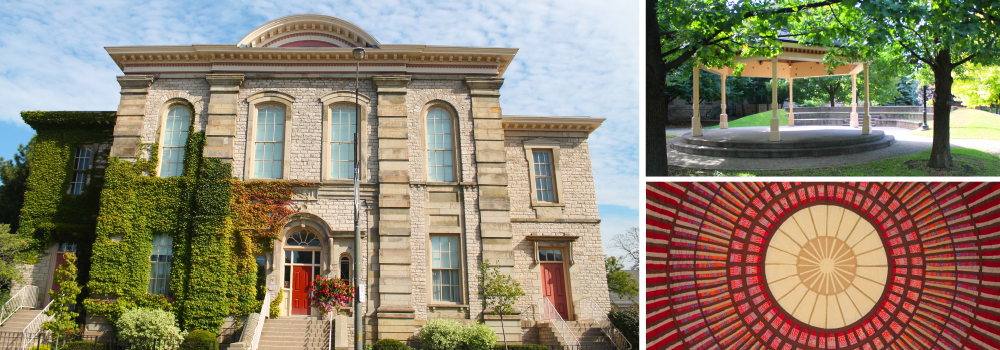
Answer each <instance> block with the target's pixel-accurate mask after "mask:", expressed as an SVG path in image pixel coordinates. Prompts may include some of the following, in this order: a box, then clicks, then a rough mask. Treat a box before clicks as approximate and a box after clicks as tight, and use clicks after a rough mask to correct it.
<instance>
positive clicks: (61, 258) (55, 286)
mask: <svg viewBox="0 0 1000 350" xmlns="http://www.w3.org/2000/svg"><path fill="white" fill-rule="evenodd" d="M65 263H66V253H57V254H56V268H55V269H53V270H52V276H53V277H52V291H53V292H58V291H59V281H58V278H59V276H57V275H56V271H57V270H58V269H59V267H60V266H63V264H65Z"/></svg>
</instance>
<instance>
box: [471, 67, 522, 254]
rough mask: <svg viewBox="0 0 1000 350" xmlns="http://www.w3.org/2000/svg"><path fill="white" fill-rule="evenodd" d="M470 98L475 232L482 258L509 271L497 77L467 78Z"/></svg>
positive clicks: (504, 159) (507, 208)
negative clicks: (476, 201)
mask: <svg viewBox="0 0 1000 350" xmlns="http://www.w3.org/2000/svg"><path fill="white" fill-rule="evenodd" d="M465 83H466V85H468V86H469V94H470V95H471V97H472V123H473V131H472V138H473V140H474V141H475V156H476V178H477V180H478V181H477V182H478V184H479V210H480V224H479V231H480V234H481V235H482V238H483V259H484V260H489V261H490V264H492V265H495V266H500V267H501V269H502V270H504V272H505V273H508V274H513V267H514V251H513V245H512V242H511V241H512V238H513V234H512V232H511V226H510V195H509V194H508V192H507V155H506V152H505V150H504V131H503V123H502V120H501V118H502V113H501V110H500V86H502V85H503V79H500V78H467V79H466V80H465Z"/></svg>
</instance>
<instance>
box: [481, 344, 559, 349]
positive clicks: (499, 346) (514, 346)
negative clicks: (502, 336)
mask: <svg viewBox="0 0 1000 350" xmlns="http://www.w3.org/2000/svg"><path fill="white" fill-rule="evenodd" d="M493 350H549V347H548V346H545V345H536V344H507V346H506V347H504V345H503V344H496V345H493Z"/></svg>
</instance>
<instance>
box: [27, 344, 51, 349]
mask: <svg viewBox="0 0 1000 350" xmlns="http://www.w3.org/2000/svg"><path fill="white" fill-rule="evenodd" d="M30 350H49V346H48V345H45V344H40V345H38V346H32V347H31V349H30Z"/></svg>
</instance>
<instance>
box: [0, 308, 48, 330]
mask: <svg viewBox="0 0 1000 350" xmlns="http://www.w3.org/2000/svg"><path fill="white" fill-rule="evenodd" d="M41 312H42V310H34V309H21V310H18V311H17V312H15V313H14V315H13V316H11V317H10V318H9V319H7V321H5V322H4V323H3V325H2V326H0V332H21V331H23V330H24V327H27V326H28V324H29V323H31V321H32V320H34V319H35V317H38V314H40V313H41Z"/></svg>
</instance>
